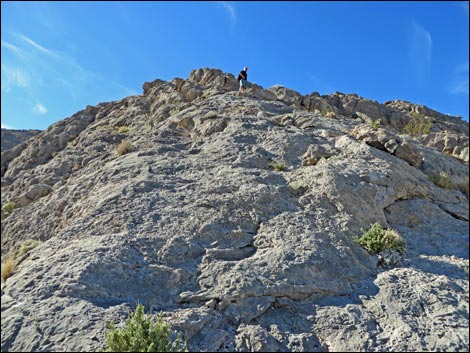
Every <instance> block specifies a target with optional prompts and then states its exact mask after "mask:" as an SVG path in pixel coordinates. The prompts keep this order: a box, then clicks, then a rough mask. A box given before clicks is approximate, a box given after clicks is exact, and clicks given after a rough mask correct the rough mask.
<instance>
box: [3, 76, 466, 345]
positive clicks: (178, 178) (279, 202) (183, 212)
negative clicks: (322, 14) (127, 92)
mask: <svg viewBox="0 0 470 353" xmlns="http://www.w3.org/2000/svg"><path fill="white" fill-rule="evenodd" d="M400 102H401V101H400ZM400 102H398V101H396V102H394V103H393V102H388V103H387V104H380V103H378V102H374V101H370V100H367V99H364V98H361V97H359V96H357V95H346V94H342V93H338V92H337V93H335V94H333V95H327V96H320V95H318V94H316V93H312V94H311V95H306V96H302V95H301V94H299V93H297V92H295V91H293V90H290V89H287V88H284V87H280V86H276V87H272V88H270V89H269V90H265V89H263V88H262V87H261V86H258V85H255V84H253V85H252V89H251V91H249V92H247V93H246V94H245V95H241V96H240V95H239V94H238V85H237V81H236V79H235V77H234V76H233V75H231V74H226V73H223V72H222V71H220V70H217V69H199V70H194V71H193V72H191V74H190V75H189V78H188V79H180V78H175V79H173V80H172V81H171V82H165V81H162V80H155V81H152V82H146V83H144V85H143V94H142V95H138V96H131V97H127V98H124V99H122V100H119V101H115V102H109V103H101V104H98V105H97V106H96V107H87V108H86V109H85V110H83V111H81V112H78V113H76V114H75V115H73V116H72V117H70V118H67V119H65V120H62V121H60V122H58V123H56V124H54V125H52V126H51V127H50V128H49V129H48V130H46V131H44V132H43V133H41V134H39V135H38V136H36V137H34V138H33V139H31V140H30V141H29V142H28V143H26V144H25V146H23V148H21V149H18V150H17V151H15V152H14V153H13V152H12V151H13V150H9V154H8V155H6V157H8V158H5V159H4V155H3V154H2V195H1V197H2V206H3V205H5V204H6V203H7V202H8V201H12V202H14V204H15V207H14V209H13V210H12V211H11V212H10V213H9V214H8V215H5V216H4V215H2V238H1V245H2V246H1V249H2V260H5V259H6V258H7V257H8V256H9V255H11V254H15V253H16V250H17V249H18V248H19V246H20V245H21V244H22V243H23V242H24V241H26V240H28V239H35V240H40V241H41V243H40V244H39V245H38V246H37V247H36V248H34V249H32V250H30V251H29V252H28V253H27V254H26V255H24V256H23V257H22V258H21V262H19V261H18V263H17V269H16V271H15V272H14V273H13V274H12V275H11V276H10V277H8V278H7V279H6V282H5V283H3V285H2V299H1V305H2V308H1V310H2V337H1V345H2V351H97V350H99V349H103V348H105V339H104V333H105V332H106V323H107V322H110V321H113V322H121V323H123V322H124V320H125V319H126V317H127V314H128V313H129V312H130V311H131V310H133V309H134V308H135V307H136V305H137V304H138V303H140V304H144V305H145V306H146V308H147V309H154V310H155V311H160V310H161V311H163V313H164V318H165V320H166V321H167V322H168V323H169V324H170V325H171V327H172V328H173V329H175V330H178V331H181V332H183V334H184V335H185V336H186V338H187V339H188V349H189V350H190V351H273V352H275V351H280V352H285V351H293V352H300V351H318V352H322V351H468V349H469V334H468V313H469V308H468V306H469V305H468V293H469V283H468V275H469V273H468V258H469V248H468V232H469V226H468V222H469V216H468V212H469V207H468V205H469V204H468V177H469V170H468V123H467V124H466V129H467V130H466V131H467V134H465V126H464V125H465V124H464V123H463V122H462V121H461V120H460V119H458V118H454V117H447V116H443V115H441V114H439V113H437V112H434V111H431V110H429V109H427V108H425V107H424V108H420V107H419V106H415V105H412V104H411V103H406V104H405V103H400ZM413 109H414V110H418V111H419V112H420V114H421V113H422V114H426V116H429V117H432V119H434V120H433V121H434V125H433V129H434V130H435V131H432V132H431V133H430V134H428V135H425V136H417V137H416V136H408V135H405V134H403V131H402V128H403V126H405V125H406V124H407V123H408V120H409V117H408V115H407V112H408V111H413ZM377 119H378V120H379V121H380V126H379V127H377V126H371V122H376V121H377ZM123 143H126V144H128V145H129V144H130V145H131V146H132V148H130V147H129V148H128V149H126V150H124V152H123V150H122V149H118V146H120V145H121V144H123ZM119 151H121V152H119ZM465 151H467V152H466V153H467V154H466V155H465ZM465 156H467V157H465ZM438 177H439V178H440V179H439V178H438ZM373 223H379V224H381V225H382V226H383V227H391V228H394V229H395V230H397V231H398V232H399V233H400V234H401V236H402V237H403V238H404V240H405V242H406V244H407V252H406V254H405V255H404V256H403V258H400V259H397V258H396V256H395V255H396V254H395V255H394V254H388V255H384V254H382V255H381V256H382V257H383V258H380V259H379V257H377V256H375V255H369V254H368V253H367V252H366V251H365V250H364V249H363V248H362V247H360V246H359V245H358V244H357V243H356V242H355V241H354V240H353V237H354V236H356V235H360V232H361V229H362V228H369V226H370V225H371V224H373ZM379 261H382V262H383V261H385V262H387V264H389V265H390V266H385V267H380V266H378V264H379Z"/></svg>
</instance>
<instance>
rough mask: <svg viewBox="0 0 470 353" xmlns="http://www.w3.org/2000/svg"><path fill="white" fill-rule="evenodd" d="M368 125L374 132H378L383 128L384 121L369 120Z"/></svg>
mask: <svg viewBox="0 0 470 353" xmlns="http://www.w3.org/2000/svg"><path fill="white" fill-rule="evenodd" d="M367 124H368V125H369V126H370V127H371V128H372V129H374V130H377V129H378V128H379V127H381V126H382V120H380V118H379V119H377V120H372V119H368V120H367Z"/></svg>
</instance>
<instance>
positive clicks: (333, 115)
mask: <svg viewBox="0 0 470 353" xmlns="http://www.w3.org/2000/svg"><path fill="white" fill-rule="evenodd" d="M320 114H321V115H322V116H326V117H327V118H336V113H335V112H334V111H332V110H330V109H326V110H322V111H320Z"/></svg>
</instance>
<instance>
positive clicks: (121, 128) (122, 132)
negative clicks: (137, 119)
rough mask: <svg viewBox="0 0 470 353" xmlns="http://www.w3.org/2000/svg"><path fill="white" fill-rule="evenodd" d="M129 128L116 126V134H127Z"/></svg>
mask: <svg viewBox="0 0 470 353" xmlns="http://www.w3.org/2000/svg"><path fill="white" fill-rule="evenodd" d="M129 130H130V129H129V128H128V127H127V126H118V128H117V132H118V133H120V134H127V133H128V132H129Z"/></svg>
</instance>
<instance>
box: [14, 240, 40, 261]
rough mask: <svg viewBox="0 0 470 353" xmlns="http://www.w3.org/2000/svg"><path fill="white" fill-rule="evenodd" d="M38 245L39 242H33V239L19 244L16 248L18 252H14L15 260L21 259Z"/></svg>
mask: <svg viewBox="0 0 470 353" xmlns="http://www.w3.org/2000/svg"><path fill="white" fill-rule="evenodd" d="M39 244H41V242H40V241H39V240H34V239H28V240H25V241H24V242H23V243H21V245H20V247H19V248H18V251H17V252H16V258H21V257H23V255H25V254H26V253H28V252H30V251H31V250H33V249H34V248H35V247H37V246H38V245H39Z"/></svg>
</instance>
